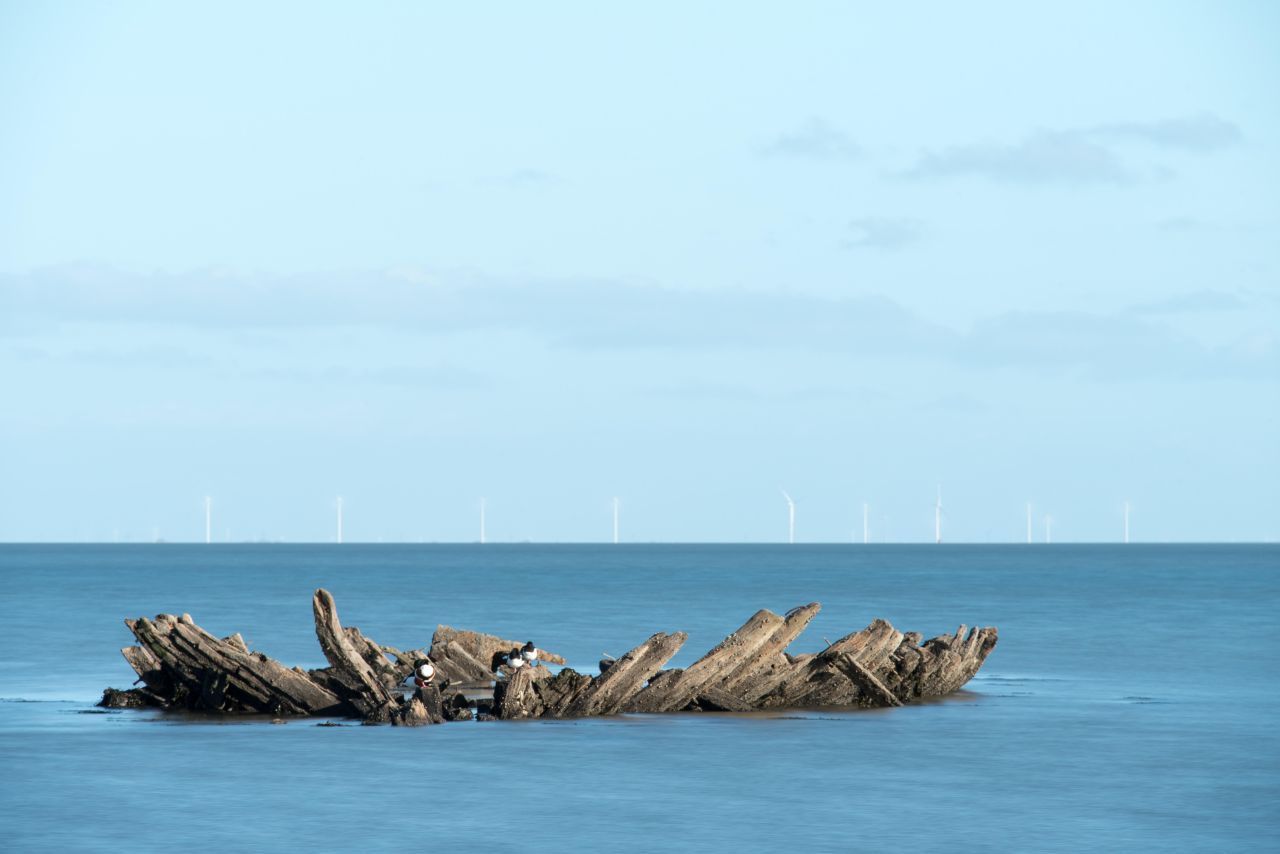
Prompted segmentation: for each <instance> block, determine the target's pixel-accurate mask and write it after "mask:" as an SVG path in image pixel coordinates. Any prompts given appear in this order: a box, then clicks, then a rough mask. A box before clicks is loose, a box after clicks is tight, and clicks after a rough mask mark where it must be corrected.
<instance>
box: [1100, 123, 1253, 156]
mask: <svg viewBox="0 0 1280 854" xmlns="http://www.w3.org/2000/svg"><path fill="white" fill-rule="evenodd" d="M1085 133H1087V134H1089V135H1090V136H1093V137H1095V138H1103V139H1107V138H1110V139H1117V140H1134V141H1137V142H1144V143H1148V144H1150V145H1154V146H1157V147H1160V148H1173V149H1178V150H1181V151H1190V152H1193V153H1196V154H1208V153H1210V152H1214V151H1220V150H1222V149H1224V148H1230V147H1231V146H1233V145H1238V144H1239V143H1240V142H1241V141H1242V140H1243V139H1244V134H1243V133H1241V132H1240V128H1239V127H1238V126H1237V125H1235V124H1233V123H1232V122H1229V121H1226V120H1225V119H1221V118H1219V117H1217V116H1215V115H1213V114H1212V113H1201V114H1200V115H1197V116H1186V117H1182V118H1173V119H1164V120H1162V121H1154V122H1115V123H1112V124H1105V125H1098V126H1096V127H1094V128H1092V129H1090V130H1088V131H1085Z"/></svg>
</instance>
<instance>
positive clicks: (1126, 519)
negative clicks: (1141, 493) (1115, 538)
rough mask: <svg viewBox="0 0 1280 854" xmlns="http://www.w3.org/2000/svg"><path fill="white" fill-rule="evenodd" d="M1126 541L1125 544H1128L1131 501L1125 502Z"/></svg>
mask: <svg viewBox="0 0 1280 854" xmlns="http://www.w3.org/2000/svg"><path fill="white" fill-rule="evenodd" d="M1124 541H1125V544H1126V545H1128V543H1129V502H1128V501H1126V502H1125V503H1124Z"/></svg>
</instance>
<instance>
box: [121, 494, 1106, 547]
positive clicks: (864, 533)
mask: <svg viewBox="0 0 1280 854" xmlns="http://www.w3.org/2000/svg"><path fill="white" fill-rule="evenodd" d="M782 496H783V500H784V505H785V514H786V515H785V528H782V526H780V532H781V531H782V530H785V534H784V535H782V534H780V536H779V540H780V541H784V542H786V543H788V544H791V545H795V544H797V543H804V542H806V540H805V539H803V538H801V539H797V535H796V531H797V528H796V524H797V502H796V501H795V499H793V498H792V497H791V494H790V493H789V492H787V491H786V490H783V491H782ZM476 506H477V512H478V519H477V522H478V527H477V537H476V538H475V540H473V541H474V542H477V543H479V544H486V543H490V542H503V540H501V539H499V540H493V539H492V538H491V537H490V536H489V534H488V529H489V519H488V499H486V498H481V499H479V501H478V502H477V505H476ZM608 506H609V508H610V516H609V518H610V520H611V522H610V527H609V528H608V530H607V533H606V534H604V535H602V536H601V537H600V538H598V539H597V538H592V537H589V536H588V537H583V538H582V539H580V540H555V539H540V538H537V537H529V536H521V537H519V538H511V539H508V540H505V542H521V543H529V542H574V541H577V542H583V543H592V542H598V541H608V542H611V543H613V544H614V545H621V544H623V543H624V540H623V538H622V536H621V506H622V500H621V498H619V497H617V496H614V497H613V498H611V499H609V502H608ZM212 507H213V499H212V498H211V497H209V496H206V497H205V499H204V504H203V508H204V516H203V519H204V527H203V542H204V543H206V544H213V543H214V542H215V539H214V537H213V524H212V518H213V517H212ZM333 507H334V511H335V517H334V523H335V527H334V532H333V535H332V537H331V538H329V539H328V541H329V542H333V543H337V544H342V543H344V542H352V541H351V540H350V539H349V537H348V536H347V535H346V533H345V530H344V529H345V525H346V516H345V505H344V501H343V498H342V497H337V498H335V499H334V503H333ZM858 507H860V515H858V516H857V518H858V519H860V523H861V528H860V533H855V534H854V535H853V536H851V537H849V538H848V539H847V542H850V543H854V544H857V543H861V544H863V545H871V544H872V543H873V542H874V543H876V544H879V545H887V544H891V543H895V542H896V543H899V544H911V543H919V542H932V543H933V544H935V545H942V544H943V530H942V521H943V508H942V488H941V487H940V486H939V487H938V488H937V492H936V497H935V500H934V504H933V508H932V510H933V514H932V532H931V535H930V536H924V535H922V536H921V537H918V538H912V537H909V536H908V537H903V538H902V539H898V540H890V539H887V538H877V539H875V540H873V538H872V534H871V504H870V502H866V501H864V502H862V503H861V504H860V505H857V506H854V505H851V506H850V510H851V511H853V512H855V513H856V512H857V510H858ZM565 510H566V513H569V514H573V515H574V517H575V518H583V516H584V515H585V514H575V513H574V508H572V507H566V508H565ZM1130 514H1131V504H1130V502H1127V501H1126V502H1124V503H1123V504H1122V505H1121V507H1120V516H1119V520H1118V521H1119V527H1118V528H1117V531H1116V537H1115V539H1114V540H1111V541H1112V542H1119V543H1122V544H1127V543H1129V542H1130ZM371 521H372V523H373V524H371V525H370V526H369V528H370V529H371V530H377V526H376V520H371ZM922 521H923V519H922ZM1042 524H1043V538H1042V540H1041V542H1044V543H1049V542H1051V541H1052V533H1053V529H1052V525H1053V519H1052V517H1051V516H1050V515H1049V514H1047V513H1046V514H1044V516H1043V519H1042ZM251 527H252V529H254V530H260V529H261V528H262V526H261V525H255V526H251ZM922 529H923V526H922ZM158 530H159V529H157V531H156V532H154V535H153V536H152V537H151V540H152V541H157V542H159V541H163V542H182V541H184V539H183V538H182V537H177V538H173V539H169V538H167V537H166V538H163V539H162V538H161V537H160V536H159V533H158ZM987 530H988V531H989V530H990V529H989V528H988V529H987ZM112 540H113V541H115V542H121V541H122V539H121V537H120V533H119V529H116V531H115V534H114V535H113V537H112ZM123 541H124V542H128V541H129V540H128V538H127V537H126V538H125V539H124V540H123ZM191 541H196V540H195V539H194V538H193V539H192V540H191ZM264 541H266V542H286V541H287V540H285V539H284V538H281V537H270V536H263V535H260V536H256V537H253V538H249V539H246V540H239V541H236V542H264ZM325 541H326V540H325V539H323V538H322V539H318V540H314V541H313V542H325ZM427 541H428V540H426V539H425V538H423V537H421V536H419V537H416V538H415V537H403V538H400V539H396V538H389V537H387V536H386V535H384V534H378V535H374V536H372V537H367V538H365V539H363V540H356V541H354V542H427ZM431 541H432V542H466V541H467V540H466V539H465V538H460V539H458V540H452V541H450V540H444V539H433V540H431ZM699 541H701V542H714V540H711V539H704V540H697V539H694V540H691V542H699ZM843 541H846V540H845V539H844V538H842V537H841V536H840V535H839V533H838V532H836V531H832V532H831V535H830V536H828V537H823V536H822V535H821V534H820V533H819V534H816V535H814V536H812V537H810V538H809V539H808V540H807V542H812V543H819V544H833V543H839V542H843ZM218 542H223V543H227V542H233V540H232V539H231V538H230V536H229V533H228V534H227V535H225V536H224V537H223V538H222V539H221V540H219V541H218ZM294 542H307V541H306V540H294ZM638 542H662V541H661V540H642V541H638ZM762 542H769V540H768V539H763V540H762ZM948 542H954V543H986V544H993V543H1000V542H1006V543H1017V542H1021V539H1020V536H1019V534H1018V533H1017V532H1016V531H1009V532H1008V534H1007V536H1006V537H1004V538H990V537H987V538H983V539H968V540H966V539H948ZM1025 542H1026V544H1028V545H1030V544H1032V543H1034V542H1035V540H1034V538H1033V532H1032V505H1031V503H1030V502H1028V503H1027V504H1026V530H1025ZM1080 542H1108V540H1105V539H1098V540H1082V541H1080Z"/></svg>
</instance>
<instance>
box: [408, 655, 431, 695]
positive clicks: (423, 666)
mask: <svg viewBox="0 0 1280 854" xmlns="http://www.w3.org/2000/svg"><path fill="white" fill-rule="evenodd" d="M435 678H436V666H435V665H434V664H432V663H431V659H429V658H424V659H420V660H419V661H416V662H414V666H413V684H414V685H416V686H418V687H419V688H425V687H427V686H428V685H430V684H431V683H432V682H433V681H434V680H435Z"/></svg>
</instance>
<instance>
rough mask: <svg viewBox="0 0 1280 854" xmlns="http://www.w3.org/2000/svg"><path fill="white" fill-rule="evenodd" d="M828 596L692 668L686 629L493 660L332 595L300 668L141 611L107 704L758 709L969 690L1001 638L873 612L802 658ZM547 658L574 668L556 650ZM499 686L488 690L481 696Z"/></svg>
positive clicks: (467, 644)
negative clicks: (385, 629) (683, 664)
mask: <svg viewBox="0 0 1280 854" xmlns="http://www.w3.org/2000/svg"><path fill="white" fill-rule="evenodd" d="M819 608H820V606H819V605H818V604H817V603H816V602H814V603H811V604H808V605H804V606H801V607H799V608H795V609H793V610H791V611H789V612H787V614H786V615H785V616H779V615H778V614H775V613H773V612H771V611H765V610H762V611H758V612H756V613H755V614H754V615H753V616H752V617H751V618H750V619H749V620H747V622H746V623H744V624H743V625H742V626H741V627H740V628H739V629H738V630H737V631H735V632H734V633H732V634H731V635H729V636H728V637H727V638H725V639H724V640H723V641H721V642H720V643H719V644H718V645H716V647H715V648H714V649H712V650H711V651H709V652H708V653H707V654H706V655H704V656H702V657H701V658H699V659H698V660H697V661H696V662H694V663H693V664H691V665H690V666H689V667H687V668H684V669H663V666H664V665H665V664H666V663H667V662H668V661H670V660H671V658H672V657H673V656H674V655H675V654H676V653H677V652H678V651H679V650H680V648H681V646H683V645H684V642H685V639H686V635H685V634H684V632H673V633H663V632H659V633H658V634H655V635H653V636H652V637H650V638H649V639H648V640H647V641H645V642H644V643H642V644H640V645H639V646H637V647H636V648H635V649H633V650H631V651H630V652H628V653H627V654H626V655H623V656H622V657H621V658H618V659H616V660H613V659H611V660H607V661H602V662H600V674H599V675H598V676H589V675H586V674H582V673H578V672H576V671H574V670H571V669H569V668H564V669H562V670H560V672H558V673H555V674H553V673H552V672H551V671H550V670H548V669H547V668H546V667H545V666H544V665H543V664H539V665H538V666H536V667H522V668H518V669H515V670H512V669H510V668H508V667H506V666H505V665H504V666H501V667H499V669H498V672H497V677H498V678H497V679H496V681H494V675H495V674H494V670H493V668H492V662H493V661H494V660H495V656H499V655H500V654H501V653H502V652H504V651H508V650H511V649H515V648H518V647H519V646H520V644H519V643H518V642H517V641H513V640H506V639H503V638H499V637H496V636H494V635H486V634H481V633H479V632H470V631H460V630H457V629H453V628H450V627H448V626H439V627H438V628H437V629H436V631H435V634H434V635H433V636H432V639H431V647H430V649H425V650H424V649H416V650H410V651H407V652H404V651H401V650H399V649H396V648H394V647H390V646H384V645H382V644H379V643H376V642H375V641H373V640H372V639H370V638H368V637H366V636H365V635H364V634H362V633H361V632H360V630H359V629H357V628H355V627H354V626H352V627H344V626H343V625H342V623H341V622H340V621H339V619H338V611H337V607H336V606H335V604H334V601H333V596H332V595H330V593H329V592H328V591H327V590H323V589H321V590H317V591H316V592H315V595H314V596H313V597H312V612H313V614H314V616H315V626H316V637H317V639H318V640H319V642H320V648H321V650H322V651H323V652H324V656H325V659H326V660H327V661H328V662H329V666H328V667H325V668H321V669H317V670H302V669H301V668H298V667H293V668H289V667H286V666H285V665H283V664H281V663H280V662H278V661H275V660H274V659H271V658H268V657H267V656H266V655H264V654H262V653H260V652H252V651H250V650H249V648H248V647H247V646H246V645H245V643H244V640H243V639H242V638H241V637H240V635H239V634H233V635H231V636H229V637H225V638H217V637H215V636H213V635H211V634H209V633H208V632H206V631H205V630H204V629H202V628H200V627H199V626H198V625H196V624H195V622H194V621H193V620H192V619H191V617H190V615H187V614H183V615H182V616H181V617H175V616H172V615H169V614H161V615H159V616H157V617H156V618H155V619H154V620H148V619H146V618H144V617H139V618H138V619H136V620H126V621H125V625H126V626H128V628H129V630H130V631H131V632H132V633H133V635H134V637H135V638H137V641H138V645H137V646H129V647H125V648H124V649H123V650H121V652H122V653H123V654H124V658H125V660H126V661H127V662H129V665H130V666H131V667H132V668H133V669H134V671H135V672H136V673H137V675H138V679H137V681H136V682H135V685H138V687H135V688H131V689H129V690H125V691H119V690H116V689H114V688H108V689H107V690H106V691H105V692H104V694H103V698H102V702H101V703H100V705H103V706H109V707H142V706H156V707H160V708H163V709H173V710H186V711H191V712H199V713H207V714H233V715H234V714H257V715H261V714H267V715H272V716H276V717H283V716H314V717H349V718H358V719H360V720H363V721H365V722H366V723H391V724H402V725H421V724H434V723H443V722H445V721H451V720H469V719H471V718H472V717H473V716H475V715H476V714H477V712H478V713H479V714H480V715H481V716H484V717H494V718H498V719H503V720H510V719H517V718H576V717H589V716H597V715H614V714H618V713H625V712H640V713H659V712H681V711H724V712H746V711H758V710H768V709H786V708H881V707H886V706H901V705H903V704H905V703H910V702H913V701H916V700H920V699H923V698H928V697H938V696H942V695H944V694H948V693H950V692H952V691H955V690H956V689H958V688H960V687H961V686H962V685H964V684H965V683H966V682H968V681H969V680H970V679H971V678H973V676H974V674H976V673H977V672H978V668H980V667H981V666H982V663H983V662H984V661H985V660H986V658H987V656H988V655H989V654H990V653H991V650H992V649H994V648H995V645H996V639H997V633H996V629H995V628H975V629H968V628H967V627H965V626H961V627H960V628H959V629H958V630H957V631H956V632H955V634H952V635H941V636H939V637H935V638H933V639H931V640H928V641H924V642H923V643H922V642H921V635H920V634H918V633H916V632H907V633H903V632H899V631H898V630H897V629H895V628H894V627H893V626H892V625H890V624H889V623H888V622H886V621H884V620H879V619H877V620H874V621H873V622H872V623H871V625H869V626H867V627H866V628H865V629H862V630H860V631H856V632H852V633H851V634H848V635H845V636H844V637H842V638H840V639H839V640H837V641H836V642H835V643H831V644H829V645H828V646H827V647H826V649H824V650H822V651H821V652H818V653H814V654H805V655H794V656H793V655H789V654H787V652H786V649H787V647H788V646H789V645H790V644H791V642H792V641H793V640H795V638H796V637H797V636H799V634H800V633H801V632H802V631H804V629H805V627H806V626H808V624H809V622H810V621H811V620H812V619H813V617H814V615H816V614H817V613H818V610H819ZM423 658H430V659H431V661H432V662H433V663H434V664H435V666H436V672H437V677H436V681H435V682H434V683H433V684H431V685H427V686H426V687H423V688H418V689H417V690H416V691H414V692H413V694H411V695H409V696H404V694H403V692H402V691H401V688H400V686H401V685H402V684H403V683H404V682H405V680H406V679H407V678H408V677H409V676H410V675H411V673H412V671H413V667H414V662H416V661H419V660H421V659H423ZM538 658H539V660H540V661H541V662H543V663H545V664H558V665H563V664H564V663H565V662H564V659H563V658H561V657H560V656H558V655H555V654H554V653H551V652H547V651H546V650H539V652H538ZM477 689H479V692H480V693H481V694H485V695H487V694H488V691H490V690H491V691H492V699H489V697H488V696H480V697H477Z"/></svg>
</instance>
